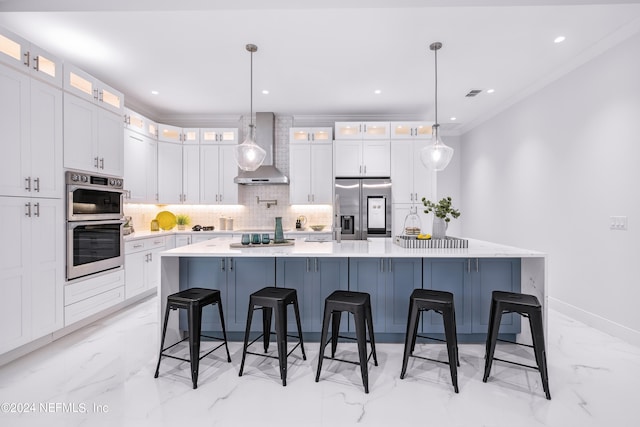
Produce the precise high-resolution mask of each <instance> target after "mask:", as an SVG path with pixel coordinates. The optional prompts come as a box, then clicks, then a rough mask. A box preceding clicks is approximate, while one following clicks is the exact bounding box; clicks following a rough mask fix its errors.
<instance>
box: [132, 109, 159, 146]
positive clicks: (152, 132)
mask: <svg viewBox="0 0 640 427" xmlns="http://www.w3.org/2000/svg"><path fill="white" fill-rule="evenodd" d="M124 127H125V129H130V130H132V131H133V132H136V133H138V134H140V135H144V136H146V137H148V138H151V139H153V140H156V139H158V124H157V123H156V122H154V121H153V120H151V119H149V118H147V117H145V116H143V115H142V114H140V113H136V112H135V111H133V110H131V109H129V108H126V107H125V109H124Z"/></svg>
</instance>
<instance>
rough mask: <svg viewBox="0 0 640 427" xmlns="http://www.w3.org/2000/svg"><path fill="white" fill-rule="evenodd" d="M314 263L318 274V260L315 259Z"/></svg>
mask: <svg viewBox="0 0 640 427" xmlns="http://www.w3.org/2000/svg"><path fill="white" fill-rule="evenodd" d="M314 262H315V265H316V273H317V272H318V258H314Z"/></svg>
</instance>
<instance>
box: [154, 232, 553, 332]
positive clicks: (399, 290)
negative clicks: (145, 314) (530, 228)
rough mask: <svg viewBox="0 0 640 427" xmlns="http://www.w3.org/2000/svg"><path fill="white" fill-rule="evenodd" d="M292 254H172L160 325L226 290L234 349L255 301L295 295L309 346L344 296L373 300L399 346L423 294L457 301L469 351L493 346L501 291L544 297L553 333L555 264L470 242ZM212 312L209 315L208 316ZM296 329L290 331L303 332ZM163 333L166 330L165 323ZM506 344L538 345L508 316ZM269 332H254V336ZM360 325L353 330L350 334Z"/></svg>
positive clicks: (379, 328)
mask: <svg viewBox="0 0 640 427" xmlns="http://www.w3.org/2000/svg"><path fill="white" fill-rule="evenodd" d="M293 242H294V244H293V245H291V246H277V245H264V246H256V247H242V248H235V247H234V248H232V247H231V246H232V244H234V245H233V246H236V245H235V244H237V243H239V239H238V238H217V239H213V240H207V241H204V242H200V243H196V244H193V245H188V246H183V247H180V248H175V249H172V250H169V251H165V252H162V253H161V254H160V255H161V283H160V291H159V296H160V298H159V304H160V310H159V315H160V317H161V319H162V318H163V315H164V309H165V305H166V297H167V296H168V295H170V294H172V293H174V292H178V291H179V290H181V289H185V288H189V287H207V288H213V289H219V290H220V291H221V293H222V299H223V305H224V311H225V324H226V328H227V331H228V332H229V335H230V337H231V339H236V340H237V339H240V337H241V336H242V333H243V332H244V328H245V321H246V315H247V305H248V300H249V295H250V294H251V293H253V292H255V291H256V290H258V289H260V288H262V287H264V286H282V287H290V288H295V289H296V290H297V292H298V300H299V303H300V307H301V308H300V311H301V317H302V324H303V331H304V333H305V337H306V338H307V339H311V340H314V339H317V336H318V335H319V331H320V326H321V321H322V310H323V304H324V298H326V296H327V295H329V294H330V293H331V292H333V291H334V290H337V289H349V290H356V291H361V292H368V293H370V294H371V301H372V311H373V317H374V331H375V333H376V340H378V341H381V342H382V341H387V342H399V341H401V340H402V337H403V336H404V332H405V330H406V320H407V311H408V305H409V295H410V294H411V292H412V291H413V289H415V288H430V289H441V290H447V291H450V292H452V293H453V294H454V297H455V307H456V324H457V329H458V335H459V340H460V341H461V342H483V341H484V338H485V334H486V330H487V323H488V318H489V304H490V301H491V291H493V290H507V291H514V292H523V293H528V294H532V295H535V296H537V297H538V299H539V300H540V302H541V303H542V305H543V308H544V312H545V315H544V323H545V327H546V307H547V300H546V297H547V292H546V256H545V254H543V253H541V252H537V251H532V250H526V249H520V248H515V247H510V246H504V245H499V244H495V243H490V242H485V241H480V240H473V239H469V245H468V247H467V248H455V249H442V248H438V249H408V248H402V247H400V246H398V245H396V244H394V243H393V241H392V239H389V238H379V239H370V240H369V241H342V242H341V243H337V242H307V241H305V240H304V239H295V240H293ZM207 310H209V313H207V312H206V311H207ZM213 313H214V312H213V311H212V310H210V309H205V312H203V326H202V329H203V330H204V331H215V330H219V320H218V319H217V314H215V315H214V314H213ZM294 324H295V323H294V322H291V321H290V322H289V330H295V327H294ZM160 325H162V322H161V323H160ZM502 325H503V327H502V328H501V334H503V335H504V336H505V337H516V338H517V339H518V340H519V341H522V342H529V340H530V338H529V332H528V329H529V328H528V322H526V321H525V322H520V317H519V316H514V315H511V314H509V315H505V316H504V317H503V322H502ZM259 327H261V325H258V322H254V325H253V329H255V330H258V329H259ZM351 327H352V325H350V324H348V323H347V322H346V321H345V324H344V329H349V328H351ZM181 329H182V330H184V325H182V327H181V325H180V322H179V321H178V316H171V318H170V324H169V327H168V330H167V337H168V338H167V339H168V340H173V339H176V340H177V339H178V337H180V336H181V332H180V330H181ZM422 331H423V332H425V333H432V334H439V333H441V332H442V322H441V319H440V316H438V315H435V314H434V313H433V312H429V313H427V314H425V316H424V321H423V325H422Z"/></svg>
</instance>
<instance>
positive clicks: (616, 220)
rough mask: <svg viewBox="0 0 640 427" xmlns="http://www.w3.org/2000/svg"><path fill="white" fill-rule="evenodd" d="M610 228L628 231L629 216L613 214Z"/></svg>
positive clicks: (610, 219)
mask: <svg viewBox="0 0 640 427" xmlns="http://www.w3.org/2000/svg"><path fill="white" fill-rule="evenodd" d="M609 229H610V230H619V231H626V230H627V217H626V216H612V217H610V218H609Z"/></svg>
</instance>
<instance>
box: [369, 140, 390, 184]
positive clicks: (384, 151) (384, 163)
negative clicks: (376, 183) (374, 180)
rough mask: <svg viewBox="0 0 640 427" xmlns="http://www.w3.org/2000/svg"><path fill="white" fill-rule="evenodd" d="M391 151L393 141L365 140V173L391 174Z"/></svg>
mask: <svg viewBox="0 0 640 427" xmlns="http://www.w3.org/2000/svg"><path fill="white" fill-rule="evenodd" d="M390 153H391V143H390V142H389V141H363V143H362V165H363V175H364V176H376V177H382V176H390V175H391V163H390V161H389V157H390Z"/></svg>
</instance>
